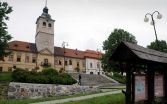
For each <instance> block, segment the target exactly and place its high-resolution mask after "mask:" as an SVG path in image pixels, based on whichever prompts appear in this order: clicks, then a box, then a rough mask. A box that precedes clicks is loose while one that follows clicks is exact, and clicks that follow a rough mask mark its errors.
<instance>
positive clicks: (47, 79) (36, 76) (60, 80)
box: [12, 68, 77, 85]
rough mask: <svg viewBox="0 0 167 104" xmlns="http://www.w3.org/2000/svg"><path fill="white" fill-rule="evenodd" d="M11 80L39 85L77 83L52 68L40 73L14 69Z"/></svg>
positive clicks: (65, 74)
mask: <svg viewBox="0 0 167 104" xmlns="http://www.w3.org/2000/svg"><path fill="white" fill-rule="evenodd" d="M12 79H13V81H15V82H23V83H40V84H63V85H71V84H74V83H76V82H77V81H76V80H74V79H73V78H72V77H71V76H70V75H68V74H67V73H58V72H57V71H56V70H55V69H53V68H47V69H43V70H42V72H34V71H26V70H24V69H16V70H14V71H13V73H12Z"/></svg>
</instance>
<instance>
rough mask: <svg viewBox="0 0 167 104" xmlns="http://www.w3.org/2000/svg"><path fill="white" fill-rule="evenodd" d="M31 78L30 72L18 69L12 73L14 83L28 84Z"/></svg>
mask: <svg viewBox="0 0 167 104" xmlns="http://www.w3.org/2000/svg"><path fill="white" fill-rule="evenodd" d="M29 76H30V72H29V71H27V70H24V69H21V68H17V69H16V70H14V71H13V72H12V79H13V81H18V82H27V79H28V77H29Z"/></svg>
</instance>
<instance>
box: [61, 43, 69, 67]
mask: <svg viewBox="0 0 167 104" xmlns="http://www.w3.org/2000/svg"><path fill="white" fill-rule="evenodd" d="M66 46H68V43H67V42H64V41H63V43H62V47H63V49H64V70H65V53H66V52H65V48H66Z"/></svg>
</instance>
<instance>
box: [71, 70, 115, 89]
mask: <svg viewBox="0 0 167 104" xmlns="http://www.w3.org/2000/svg"><path fill="white" fill-rule="evenodd" d="M70 75H71V76H72V77H73V78H74V79H76V80H78V76H79V74H78V73H70ZM114 84H116V82H114V81H112V80H110V79H108V78H106V77H104V76H102V75H95V74H81V85H86V86H112V85H114ZM117 84H118V83H117Z"/></svg>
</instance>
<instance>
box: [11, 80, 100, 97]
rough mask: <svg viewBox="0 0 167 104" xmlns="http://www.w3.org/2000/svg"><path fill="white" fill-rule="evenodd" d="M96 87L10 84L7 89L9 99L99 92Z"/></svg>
mask: <svg viewBox="0 0 167 104" xmlns="http://www.w3.org/2000/svg"><path fill="white" fill-rule="evenodd" d="M99 91H100V90H99V89H98V87H96V86H94V87H89V86H79V85H54V84H32V83H16V82H11V83H10V84H9V89H8V98H9V99H27V98H40V97H50V96H61V95H73V94H78V93H94V92H99Z"/></svg>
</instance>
